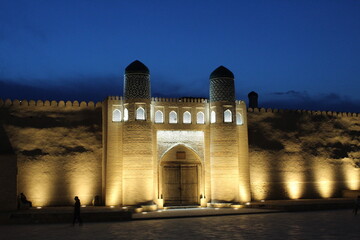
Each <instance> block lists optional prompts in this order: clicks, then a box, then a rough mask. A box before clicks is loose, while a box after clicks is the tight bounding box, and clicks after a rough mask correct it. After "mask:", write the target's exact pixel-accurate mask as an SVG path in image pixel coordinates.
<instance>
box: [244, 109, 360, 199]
mask: <svg viewBox="0 0 360 240" xmlns="http://www.w3.org/2000/svg"><path fill="white" fill-rule="evenodd" d="M248 131H249V148H250V152H249V154H250V175H251V190H252V199H253V200H262V199H297V198H329V197H341V196H342V193H341V192H342V190H346V189H348V190H359V189H360V117H359V114H356V113H338V112H321V111H306V110H294V111H291V110H277V109H248Z"/></svg>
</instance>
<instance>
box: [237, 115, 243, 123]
mask: <svg viewBox="0 0 360 240" xmlns="http://www.w3.org/2000/svg"><path fill="white" fill-rule="evenodd" d="M236 124H237V125H243V124H244V119H243V117H242V115H241V113H237V114H236Z"/></svg>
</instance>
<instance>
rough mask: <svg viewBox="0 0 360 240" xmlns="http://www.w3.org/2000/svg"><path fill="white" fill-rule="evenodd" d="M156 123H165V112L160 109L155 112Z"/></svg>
mask: <svg viewBox="0 0 360 240" xmlns="http://www.w3.org/2000/svg"><path fill="white" fill-rule="evenodd" d="M155 123H164V114H163V112H162V111H160V110H157V111H156V112H155Z"/></svg>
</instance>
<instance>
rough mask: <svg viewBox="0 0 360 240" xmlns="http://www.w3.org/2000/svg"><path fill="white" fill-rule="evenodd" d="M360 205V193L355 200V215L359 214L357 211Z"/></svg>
mask: <svg viewBox="0 0 360 240" xmlns="http://www.w3.org/2000/svg"><path fill="white" fill-rule="evenodd" d="M359 207H360V195H359V196H358V197H357V198H356V199H355V202H354V211H353V212H354V215H355V216H356V215H357V212H358V209H359Z"/></svg>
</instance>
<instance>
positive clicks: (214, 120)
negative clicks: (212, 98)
mask: <svg viewBox="0 0 360 240" xmlns="http://www.w3.org/2000/svg"><path fill="white" fill-rule="evenodd" d="M210 119H211V120H210V121H211V123H215V122H216V113H215V111H211V117H210Z"/></svg>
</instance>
